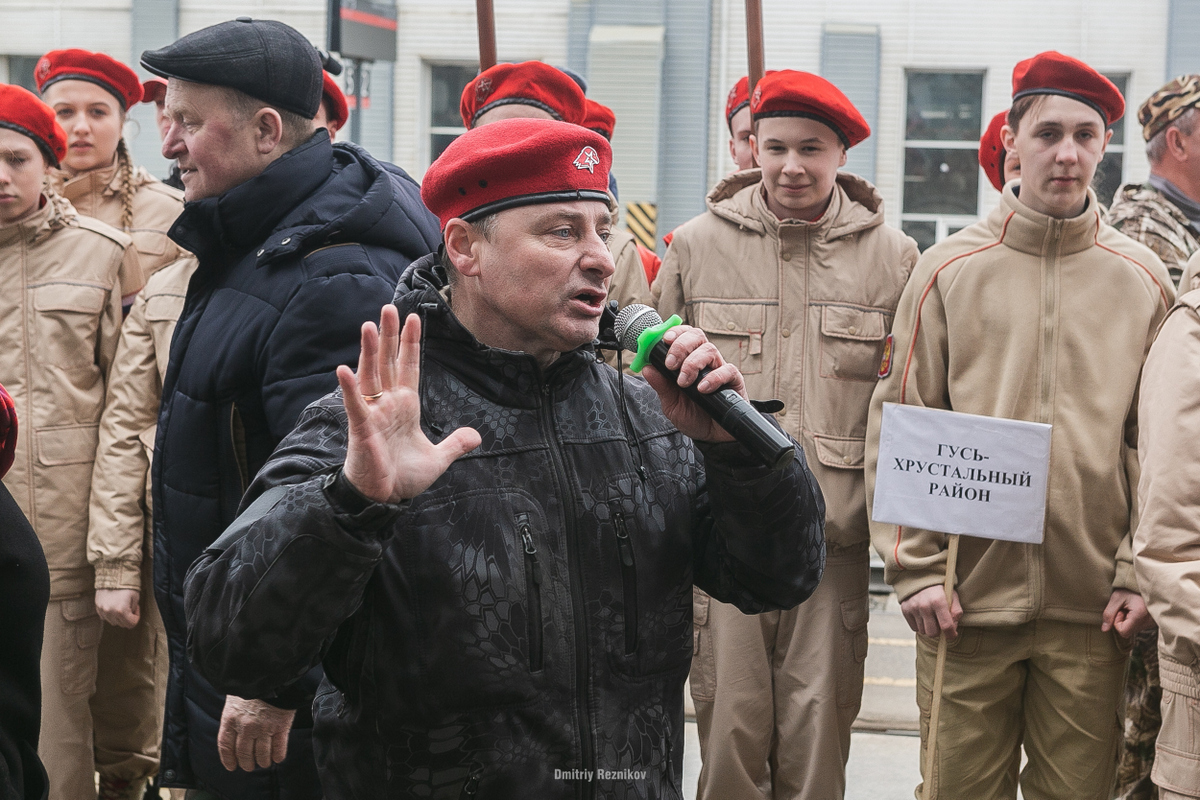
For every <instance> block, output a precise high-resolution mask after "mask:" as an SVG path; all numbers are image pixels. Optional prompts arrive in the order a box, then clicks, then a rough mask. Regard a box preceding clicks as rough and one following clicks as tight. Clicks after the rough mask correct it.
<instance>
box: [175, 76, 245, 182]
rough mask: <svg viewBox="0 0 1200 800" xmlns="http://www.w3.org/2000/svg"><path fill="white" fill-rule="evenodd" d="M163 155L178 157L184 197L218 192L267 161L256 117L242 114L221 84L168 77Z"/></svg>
mask: <svg viewBox="0 0 1200 800" xmlns="http://www.w3.org/2000/svg"><path fill="white" fill-rule="evenodd" d="M164 110H165V113H166V118H167V123H168V126H167V130H166V132H165V133H164V135H163V143H162V154H163V157H164V158H167V159H171V160H177V161H178V162H179V177H180V180H182V181H183V197H184V199H185V200H187V201H192V200H201V199H203V198H205V197H216V196H217V195H221V194H224V193H225V192H227V191H229V190H230V189H232V188H233V187H235V186H238V185H239V184H242V183H245V182H246V181H248V180H250V179H251V178H253V177H254V176H255V175H258V174H259V173H260V172H262V171H263V169H265V168H266V165H267V163H269V161H268V160H265V159H264V154H263V153H262V152H261V151H260V148H259V137H258V136H257V132H258V131H257V125H256V123H255V120H254V119H242V118H241V117H240V116H239V114H238V113H237V112H236V111H235V110H234V109H233V108H231V107H230V104H229V101H228V95H227V94H226V93H225V91H224V90H223V89H221V87H218V86H210V85H208V84H203V83H191V82H189V81H181V80H178V79H176V78H171V79H170V81H169V82H168V83H167V97H166V103H165V109H164Z"/></svg>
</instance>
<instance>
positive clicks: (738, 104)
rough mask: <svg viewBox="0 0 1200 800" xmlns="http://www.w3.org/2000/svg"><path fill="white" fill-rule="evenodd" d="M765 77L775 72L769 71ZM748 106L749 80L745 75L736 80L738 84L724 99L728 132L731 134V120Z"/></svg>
mask: <svg viewBox="0 0 1200 800" xmlns="http://www.w3.org/2000/svg"><path fill="white" fill-rule="evenodd" d="M766 74H767V75H773V74H775V70H773V69H769V70H767V72H766ZM748 105H750V78H749V77H747V76H746V75H743V76H742V77H740V78H738V82H737V83H735V84H734V85H733V88H732V89H730V90H729V95H728V96H727V97H726V98H725V124H726V125H728V126H729V132H730V133H731V134H732V133H733V118H734V115H736V114H737V113H738V112H739V111H741V110H742V109H743V108H745V107H746V106H748Z"/></svg>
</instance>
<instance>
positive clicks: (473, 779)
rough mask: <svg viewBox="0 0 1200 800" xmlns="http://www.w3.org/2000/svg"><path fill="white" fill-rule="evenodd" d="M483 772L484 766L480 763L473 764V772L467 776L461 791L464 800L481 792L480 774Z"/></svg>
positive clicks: (460, 794)
mask: <svg viewBox="0 0 1200 800" xmlns="http://www.w3.org/2000/svg"><path fill="white" fill-rule="evenodd" d="M482 774H483V767H482V766H481V765H480V764H473V765H472V766H471V773H470V774H469V775H468V776H467V782H466V783H464V784H463V788H462V791H461V792H460V793H459V796H460V797H462V798H463V800H466V798H469V797H474V796H475V795H477V794H479V776H480V775H482Z"/></svg>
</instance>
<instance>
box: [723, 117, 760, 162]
mask: <svg viewBox="0 0 1200 800" xmlns="http://www.w3.org/2000/svg"><path fill="white" fill-rule="evenodd" d="M753 132H754V128H753V126H752V125H751V123H750V106H743V107H742V108H741V110H739V111H738V112H737V113H736V114H734V115H733V119H731V120H730V121H729V155H731V156H733V163H735V164H737V168H738V171H739V172H740V171H741V170H744V169H750V168H751V167H753V166H754V153H753V152H752V151H751V149H750V134H751V133H753Z"/></svg>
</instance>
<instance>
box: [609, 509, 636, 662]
mask: <svg viewBox="0 0 1200 800" xmlns="http://www.w3.org/2000/svg"><path fill="white" fill-rule="evenodd" d="M613 526H614V527H615V528H616V530H617V552H618V553H619V554H620V556H621V588H622V590H623V592H624V596H625V655H627V656H631V655H633V653H634V651H635V650H637V638H638V629H637V623H638V597H637V564H636V563H635V562H634V560H633V542H631V541H630V540H629V529H628V528H626V527H625V514H624V512H621V511H618V512H616V513H615V514H613Z"/></svg>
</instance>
